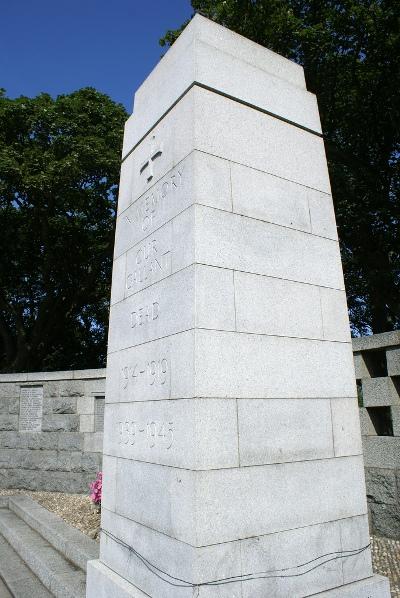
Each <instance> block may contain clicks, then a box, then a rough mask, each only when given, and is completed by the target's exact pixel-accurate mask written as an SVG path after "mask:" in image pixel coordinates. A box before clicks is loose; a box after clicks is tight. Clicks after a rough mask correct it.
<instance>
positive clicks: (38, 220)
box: [0, 88, 127, 371]
mask: <svg viewBox="0 0 400 598" xmlns="http://www.w3.org/2000/svg"><path fill="white" fill-rule="evenodd" d="M126 116H127V115H126V112H125V109H124V108H123V107H122V106H121V105H119V104H115V103H114V102H113V101H112V100H111V99H110V98H109V97H107V96H105V95H103V94H101V93H99V92H97V91H96V90H94V89H91V88H87V89H81V90H79V91H76V92H75V93H71V94H69V95H62V96H59V97H57V98H56V99H53V98H51V97H50V96H49V95H47V94H41V95H39V96H37V97H36V98H27V97H20V98H17V99H9V98H7V97H6V96H5V93H4V91H2V92H1V93H0V229H1V236H0V239H1V240H0V278H1V287H0V369H1V370H2V371H33V370H46V369H49V370H52V369H62V368H65V369H70V368H86V367H98V366H101V365H104V362H105V354H106V334H107V322H108V303H109V293H110V280H111V264H112V248H113V240H114V239H113V237H114V219H115V203H116V193H117V184H118V178H119V168H120V151H121V143H122V131H123V123H124V121H125V119H126Z"/></svg>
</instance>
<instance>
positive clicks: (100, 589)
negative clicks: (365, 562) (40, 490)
mask: <svg viewBox="0 0 400 598" xmlns="http://www.w3.org/2000/svg"><path fill="white" fill-rule="evenodd" d="M249 583H251V582H249ZM282 584H284V581H283V582H282ZM195 592H197V590H195V589H194V590H193V596H196V597H197V596H198V597H199V598H201V596H202V592H201V588H200V590H199V593H198V594H196V593H195ZM178 593H179V590H178V591H177V596H178ZM279 595H280V596H282V597H283V596H286V593H285V588H284V587H283V585H282V593H281V594H279ZM389 595H390V588H389V581H388V580H387V579H386V577H382V576H380V575H373V576H372V577H368V578H367V579H362V580H361V581H356V582H353V583H350V584H347V585H344V586H341V587H340V588H333V589H331V590H328V591H325V592H321V593H318V594H312V596H314V597H315V598H387V596H389ZM86 598H162V596H151V597H149V595H148V594H145V593H144V592H142V591H141V590H139V589H138V588H136V587H135V586H134V585H133V584H131V583H129V582H128V581H126V580H125V579H123V578H122V577H121V576H120V575H118V574H117V573H115V572H114V571H112V570H111V569H110V568H109V567H107V566H106V565H104V564H103V563H102V562H101V561H89V562H88V566H87V590H86ZM276 598H277V597H276ZM299 598H300V597H299ZM303 598H304V597H303Z"/></svg>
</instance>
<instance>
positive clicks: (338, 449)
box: [331, 398, 362, 457]
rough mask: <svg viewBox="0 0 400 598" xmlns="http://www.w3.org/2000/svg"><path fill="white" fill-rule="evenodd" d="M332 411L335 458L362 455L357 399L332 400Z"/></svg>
mask: <svg viewBox="0 0 400 598" xmlns="http://www.w3.org/2000/svg"><path fill="white" fill-rule="evenodd" d="M331 409H332V430H333V440H334V447H335V456H336V457H341V456H344V455H361V454H362V445H361V434H360V419H359V415H358V405H357V399H356V398H348V399H331Z"/></svg>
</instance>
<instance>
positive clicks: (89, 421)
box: [79, 415, 94, 432]
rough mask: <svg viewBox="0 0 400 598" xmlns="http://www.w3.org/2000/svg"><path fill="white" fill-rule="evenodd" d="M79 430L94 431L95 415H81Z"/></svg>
mask: <svg viewBox="0 0 400 598" xmlns="http://www.w3.org/2000/svg"><path fill="white" fill-rule="evenodd" d="M79 432H94V415H80V416H79Z"/></svg>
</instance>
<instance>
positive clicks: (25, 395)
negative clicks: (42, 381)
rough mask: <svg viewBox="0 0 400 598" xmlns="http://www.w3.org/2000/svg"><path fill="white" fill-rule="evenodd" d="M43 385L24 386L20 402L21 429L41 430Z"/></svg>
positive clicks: (24, 430) (21, 430)
mask: <svg viewBox="0 0 400 598" xmlns="http://www.w3.org/2000/svg"><path fill="white" fill-rule="evenodd" d="M42 415H43V386H22V387H21V394H20V404H19V431H20V432H41V431H42Z"/></svg>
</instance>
